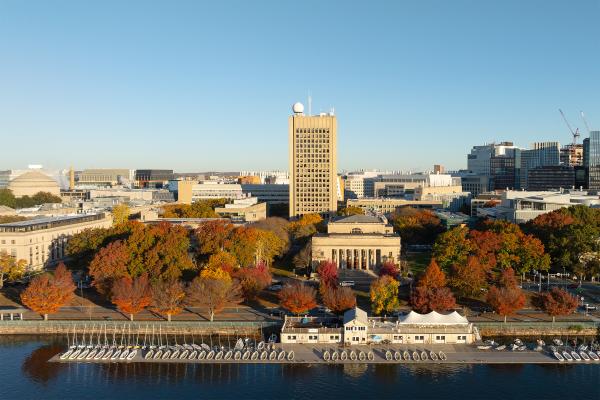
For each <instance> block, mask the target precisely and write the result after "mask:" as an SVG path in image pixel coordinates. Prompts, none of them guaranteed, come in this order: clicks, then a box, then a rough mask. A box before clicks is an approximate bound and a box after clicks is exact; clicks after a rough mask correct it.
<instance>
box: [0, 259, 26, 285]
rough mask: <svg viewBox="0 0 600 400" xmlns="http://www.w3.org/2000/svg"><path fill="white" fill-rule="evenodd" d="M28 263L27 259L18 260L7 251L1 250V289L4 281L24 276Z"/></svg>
mask: <svg viewBox="0 0 600 400" xmlns="http://www.w3.org/2000/svg"><path fill="white" fill-rule="evenodd" d="M26 265H27V261H26V260H17V259H16V258H15V257H13V256H11V255H10V254H8V253H7V252H6V251H0V289H2V287H3V286H4V281H7V280H11V281H12V280H15V279H19V278H20V277H22V276H23V274H24V273H25V266H26Z"/></svg>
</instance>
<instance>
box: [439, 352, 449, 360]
mask: <svg viewBox="0 0 600 400" xmlns="http://www.w3.org/2000/svg"><path fill="white" fill-rule="evenodd" d="M438 355H439V356H440V360H442V361H446V360H447V359H448V357H446V353H444V352H443V351H440V352H439V353H438Z"/></svg>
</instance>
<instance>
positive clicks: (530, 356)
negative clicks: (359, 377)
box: [50, 344, 600, 365]
mask: <svg viewBox="0 0 600 400" xmlns="http://www.w3.org/2000/svg"><path fill="white" fill-rule="evenodd" d="M147 352H148V351H147V350H143V351H142V349H139V350H138V351H137V352H136V354H135V356H133V357H130V358H127V357H126V358H124V359H119V358H117V359H112V360H111V359H102V358H100V359H93V358H92V359H85V358H84V359H77V358H75V359H69V358H66V359H62V360H61V359H60V354H57V355H56V356H54V357H53V358H51V359H50V361H51V362H61V363H115V362H118V363H187V364H412V365H415V364H573V363H588V364H597V365H600V362H598V361H594V360H589V361H585V360H581V361H571V362H567V361H559V360H558V359H556V358H555V357H554V356H553V355H552V354H550V353H547V352H545V351H531V350H527V351H508V350H504V351H496V350H493V349H490V350H480V349H477V347H475V346H466V345H428V346H427V347H419V346H414V345H413V346H409V345H404V346H403V345H375V346H352V347H341V346H339V347H338V346H314V345H306V344H283V345H282V344H272V345H271V346H270V347H269V348H267V349H264V350H246V351H244V350H241V351H233V350H224V351H213V353H212V354H208V353H206V354H204V355H203V356H202V355H200V353H201V351H200V352H197V354H196V355H195V356H193V357H192V353H193V350H190V351H188V354H187V355H186V356H185V357H182V356H181V354H180V355H179V356H177V357H174V358H172V357H171V356H169V357H167V358H162V357H159V358H151V357H150V358H148V357H145V356H146V355H147ZM182 353H183V351H182ZM199 357H200V358H199Z"/></svg>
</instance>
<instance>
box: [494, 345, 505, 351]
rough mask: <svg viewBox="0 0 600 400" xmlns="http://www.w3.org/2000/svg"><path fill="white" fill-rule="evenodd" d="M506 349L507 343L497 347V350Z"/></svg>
mask: <svg viewBox="0 0 600 400" xmlns="http://www.w3.org/2000/svg"><path fill="white" fill-rule="evenodd" d="M504 349H506V345H505V344H501V345H500V346H498V347H496V350H498V351H500V350H504Z"/></svg>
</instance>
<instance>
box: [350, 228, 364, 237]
mask: <svg viewBox="0 0 600 400" xmlns="http://www.w3.org/2000/svg"><path fill="white" fill-rule="evenodd" d="M351 232H352V234H353V235H360V234H362V233H363V232H362V229H360V228H352V231H351Z"/></svg>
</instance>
